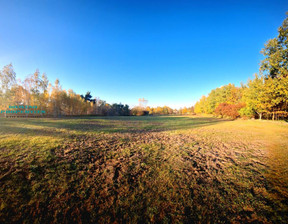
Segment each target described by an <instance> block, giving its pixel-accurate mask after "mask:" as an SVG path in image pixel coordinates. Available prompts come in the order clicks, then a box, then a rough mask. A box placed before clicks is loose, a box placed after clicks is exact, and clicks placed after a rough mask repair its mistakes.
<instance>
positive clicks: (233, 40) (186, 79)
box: [0, 0, 288, 108]
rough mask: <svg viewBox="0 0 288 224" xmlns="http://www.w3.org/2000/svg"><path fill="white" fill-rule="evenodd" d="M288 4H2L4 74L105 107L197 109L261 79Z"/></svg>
mask: <svg viewBox="0 0 288 224" xmlns="http://www.w3.org/2000/svg"><path fill="white" fill-rule="evenodd" d="M286 11H288V1H278V0H274V1H264V0H262V1H251V0H250V1H232V0H231V1H181V0H177V1H169V0H166V1H149V0H139V1H125V0H123V1H122V0H121V1H119V0H113V1H111V0H103V1H83V0H81V1H71V0H70V1H60V0H57V1H55V0H47V1H46V0H41V1H39V0H37V1H31V0H25V1H24V0H19V1H15V0H9V1H8V0H7V1H2V0H0V67H1V68H3V66H4V65H7V64H9V63H11V62H12V64H13V66H14V69H15V71H16V74H17V77H18V78H21V79H24V77H25V76H27V75H28V74H31V73H33V72H34V71H35V70H36V69H37V68H38V69H39V70H40V72H41V73H42V72H45V73H46V74H47V75H48V78H49V80H50V81H51V82H53V83H54V81H55V79H56V78H59V79H60V83H61V84H62V87H63V88H64V89H69V88H71V89H73V90H74V91H76V92H77V93H79V94H83V93H86V91H88V90H89V91H91V92H92V95H93V96H97V97H100V98H101V99H104V100H106V101H107V102H108V103H119V102H122V103H127V104H129V105H130V106H134V105H137V104H138V98H143V97H144V98H145V99H147V100H148V105H149V106H157V105H159V106H163V105H168V106H170V107H173V108H179V107H184V106H192V105H193V104H194V103H195V102H196V101H197V100H198V99H199V98H200V97H201V96H202V95H207V94H208V93H209V92H210V90H211V89H214V88H216V87H220V86H222V85H225V84H228V83H234V84H236V85H237V86H239V85H240V82H241V81H242V82H246V81H247V79H248V78H249V77H250V78H251V77H252V76H253V74H254V73H256V72H258V69H259V63H260V60H261V59H262V56H261V54H260V50H261V49H262V48H263V46H264V43H265V42H266V41H267V40H268V39H271V38H274V37H276V36H277V29H278V27H279V26H280V25H281V24H282V21H283V20H284V18H285V12H286Z"/></svg>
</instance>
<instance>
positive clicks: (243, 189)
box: [0, 116, 288, 224]
mask: <svg viewBox="0 0 288 224" xmlns="http://www.w3.org/2000/svg"><path fill="white" fill-rule="evenodd" d="M0 164H1V166H0V199H1V200H0V202H1V205H0V222H1V223H69V224H70V223H288V123H286V122H284V121H283V122H278V121H275V122H273V121H266V120H262V121H260V120H234V121H232V120H225V119H218V118H214V117H201V116H145V117H134V116H127V117H124V116H123V117H116V116H115V117H87V118H69V119H68V118H66V119H65V118H62V119H61V118H58V119H53V118H42V119H33V118H31V119H24V118H19V119H12V118H11V119H7V118H6V119H5V118H0Z"/></svg>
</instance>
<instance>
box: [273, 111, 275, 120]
mask: <svg viewBox="0 0 288 224" xmlns="http://www.w3.org/2000/svg"><path fill="white" fill-rule="evenodd" d="M272 114H273V116H272V120H273V121H274V119H275V112H274V111H273V113H272Z"/></svg>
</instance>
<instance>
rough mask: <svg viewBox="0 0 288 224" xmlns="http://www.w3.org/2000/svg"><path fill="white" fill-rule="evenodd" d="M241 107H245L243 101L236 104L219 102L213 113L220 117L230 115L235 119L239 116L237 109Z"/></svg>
mask: <svg viewBox="0 0 288 224" xmlns="http://www.w3.org/2000/svg"><path fill="white" fill-rule="evenodd" d="M243 107H245V104H244V103H238V104H228V103H220V104H219V105H218V107H217V108H216V109H215V114H216V115H217V116H221V117H230V118H233V119H236V118H238V117H240V114H239V110H240V109H241V108H243Z"/></svg>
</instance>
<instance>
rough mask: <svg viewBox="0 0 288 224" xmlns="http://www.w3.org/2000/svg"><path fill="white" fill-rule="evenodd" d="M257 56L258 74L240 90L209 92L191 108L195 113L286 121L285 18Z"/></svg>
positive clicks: (287, 25)
mask: <svg viewBox="0 0 288 224" xmlns="http://www.w3.org/2000/svg"><path fill="white" fill-rule="evenodd" d="M261 53H262V54H263V55H264V56H265V59H264V60H263V61H262V62H261V66H260V69H259V70H260V73H259V75H257V74H256V75H255V76H254V78H253V79H252V80H248V82H247V83H246V84H242V85H241V87H236V86H235V85H233V84H228V85H225V86H222V87H220V88H216V89H213V90H212V91H211V92H210V93H209V95H208V96H207V97H206V96H203V97H202V98H201V99H200V100H199V101H198V102H197V103H196V104H195V112H196V113H206V114H215V115H218V116H222V117H224V116H227V117H232V118H237V117H250V118H251V117H255V118H256V117H259V118H260V119H262V118H263V117H265V118H267V119H272V120H274V119H279V118H282V119H283V118H287V117H288V18H286V19H285V20H284V22H283V24H282V26H281V27H280V28H279V29H278V36H277V37H276V38H274V39H271V40H269V41H268V42H267V43H266V44H265V47H264V49H263V50H262V51H261Z"/></svg>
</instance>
